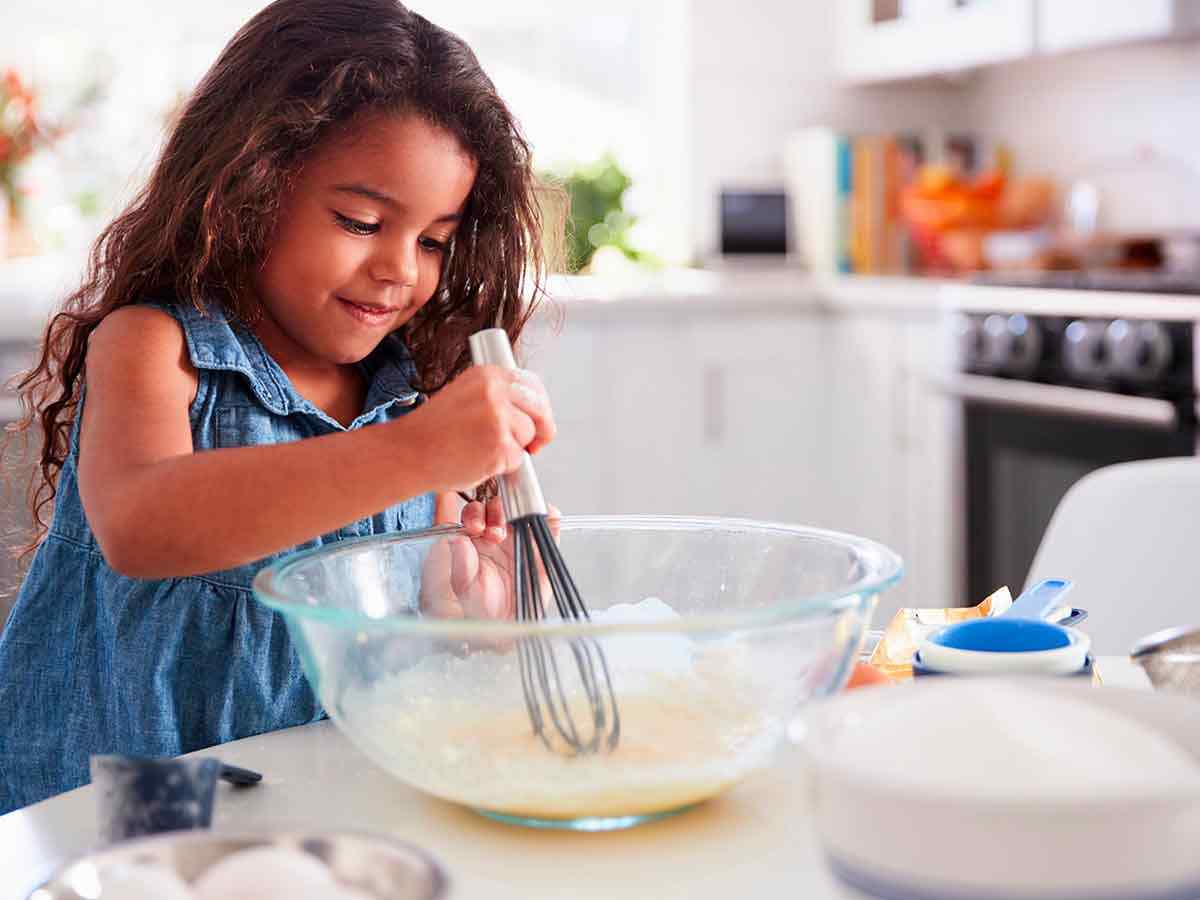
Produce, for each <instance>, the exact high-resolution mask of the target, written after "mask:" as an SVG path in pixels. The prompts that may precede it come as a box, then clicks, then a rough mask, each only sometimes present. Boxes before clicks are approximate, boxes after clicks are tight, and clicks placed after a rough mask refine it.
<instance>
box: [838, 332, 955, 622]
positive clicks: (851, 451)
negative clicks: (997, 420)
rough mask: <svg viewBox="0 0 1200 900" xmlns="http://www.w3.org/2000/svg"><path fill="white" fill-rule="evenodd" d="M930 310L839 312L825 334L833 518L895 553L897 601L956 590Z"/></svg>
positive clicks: (951, 487) (890, 607)
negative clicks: (899, 573) (900, 570)
mask: <svg viewBox="0 0 1200 900" xmlns="http://www.w3.org/2000/svg"><path fill="white" fill-rule="evenodd" d="M942 335H943V332H942V327H941V322H940V319H939V318H938V317H937V316H936V315H934V314H922V315H917V316H905V315H902V314H883V313H855V312H843V313H840V314H839V315H838V316H836V317H835V318H834V319H833V324H832V331H831V336H830V345H831V357H832V360H833V366H832V370H831V378H832V379H833V386H832V391H831V395H832V398H833V402H832V404H831V413H832V415H831V419H830V434H831V443H832V467H831V470H830V474H831V478H830V481H831V484H832V485H833V490H834V492H835V494H834V497H833V498H832V500H831V502H830V509H831V510H832V511H833V514H834V515H833V519H832V525H833V527H835V528H837V529H839V530H842V531H849V532H852V533H854V534H860V535H863V536H864V537H869V538H873V539H874V540H878V541H880V542H882V543H884V544H886V545H888V546H889V547H891V548H893V549H894V550H895V551H896V552H898V553H899V554H900V555H901V556H902V557H904V563H905V574H904V579H903V581H902V582H901V583H900V585H899V587H897V588H896V589H894V590H892V591H890V592H889V593H888V594H886V595H885V596H884V597H883V599H882V600H881V601H880V607H879V612H878V613H877V615H876V622H879V623H883V622H886V621H887V620H888V618H890V616H891V614H892V613H893V612H894V611H895V610H896V609H897V608H899V607H901V606H935V607H936V606H950V605H955V604H958V603H960V602H962V598H961V597H960V596H959V594H958V584H959V580H960V579H959V575H958V559H957V552H956V550H957V547H956V544H955V535H956V534H957V530H956V520H955V506H954V496H955V494H954V491H955V487H956V484H957V459H956V453H955V449H954V448H955V447H956V446H957V443H956V440H955V434H956V427H957V426H956V420H955V407H954V406H953V404H952V403H951V402H950V401H948V400H947V399H946V398H945V397H944V396H943V395H942V394H941V393H940V392H939V391H938V390H937V388H936V381H937V378H936V375H937V371H938V370H939V369H940V368H941V367H942V366H943V365H944V361H945V360H946V359H947V356H946V354H945V353H944V341H943V337H942Z"/></svg>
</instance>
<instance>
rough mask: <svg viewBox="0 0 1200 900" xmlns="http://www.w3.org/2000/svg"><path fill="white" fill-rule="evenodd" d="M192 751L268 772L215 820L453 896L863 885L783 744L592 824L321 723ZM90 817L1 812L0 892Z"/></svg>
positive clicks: (84, 844) (3, 896)
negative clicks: (659, 807) (669, 799)
mask: <svg viewBox="0 0 1200 900" xmlns="http://www.w3.org/2000/svg"><path fill="white" fill-rule="evenodd" d="M1097 670H1098V672H1099V673H1100V674H1101V676H1102V678H1103V681H1104V683H1105V684H1106V685H1116V686H1125V687H1129V686H1133V687H1142V688H1145V687H1147V686H1148V684H1149V683H1148V682H1147V681H1146V679H1145V676H1144V674H1142V671H1141V669H1140V668H1138V667H1137V666H1135V665H1134V664H1132V663H1130V662H1129V661H1128V660H1127V659H1124V658H1119V657H1101V658H1100V659H1099V660H1098V661H1097ZM195 755H196V756H215V757H218V758H219V759H221V760H222V761H223V762H227V763H231V764H233V765H238V766H243V767H246V768H250V769H255V770H257V771H259V772H262V773H263V775H264V779H263V781H262V783H261V784H259V785H257V786H254V787H251V788H242V789H234V788H231V787H230V786H229V785H226V784H221V785H220V788H219V793H218V797H217V802H216V812H215V814H214V822H213V826H214V828H219V829H226V830H238V829H253V828H258V827H271V826H277V827H284V828H287V827H291V828H297V827H299V828H312V829H339V828H342V829H353V830H360V831H361V830H367V831H381V832H387V833H389V834H391V835H392V836H394V837H396V838H399V839H402V840H407V841H409V842H411V843H414V844H417V845H419V846H421V847H422V848H424V849H425V850H428V851H429V852H431V853H432V854H433V855H434V856H435V857H437V859H438V860H439V861H440V862H441V864H442V865H443V866H444V868H445V869H446V872H447V874H448V875H449V878H450V892H449V895H448V896H449V898H451V900H463V898H480V900H483V898H486V900H532V898H540V897H557V896H570V897H572V898H577V900H593V898H594V900H613V898H618V897H654V898H656V900H658V898H671V897H680V898H687V900H705V898H713V900H717V898H720V900H728V898H730V897H761V898H770V897H794V898H805V900H825V898H843V900H853V898H861V897H862V895H860V894H858V893H856V892H853V891H850V890H848V889H846V888H843V887H841V886H840V885H839V884H837V883H836V882H835V881H834V879H833V876H832V875H831V874H830V873H829V872H828V870H827V869H826V867H825V862H824V859H823V857H822V853H821V848H820V845H819V843H818V840H817V835H816V831H815V827H814V823H813V818H812V811H811V807H810V802H809V790H808V774H807V769H806V766H805V762H804V759H803V755H802V752H801V750H800V749H799V748H798V747H796V746H792V745H787V746H785V747H784V748H783V749H782V750H781V751H780V753H779V754H778V756H777V758H776V760H775V762H774V764H773V765H772V766H771V767H769V768H768V769H766V770H764V771H762V772H760V773H758V774H756V775H754V776H752V777H750V778H749V779H747V780H746V781H744V782H743V783H741V784H740V785H738V786H737V787H735V788H733V789H732V790H730V791H729V792H728V793H726V794H724V795H723V796H721V797H718V798H716V799H714V800H711V801H709V802H707V803H705V804H702V805H701V806H699V807H697V808H695V809H693V810H691V811H689V812H686V813H684V814H682V815H679V816H676V817H673V818H670V819H666V820H663V821H661V822H656V823H653V824H649V825H642V826H638V827H635V828H632V829H629V830H626V831H616V832H608V833H601V834H580V833H573V832H548V831H537V830H533V829H526V828H520V827H516V826H511V825H502V824H499V823H497V822H492V821H490V820H488V819H485V818H483V817H481V816H479V815H477V814H475V813H473V812H470V811H468V810H466V809H462V808H460V807H456V806H452V805H450V804H448V803H443V802H441V801H438V800H434V799H432V798H429V797H426V796H425V795H423V794H421V793H419V792H417V791H416V790H415V789H413V788H410V787H408V786H406V785H405V784H403V783H401V782H400V781H398V780H396V779H395V778H393V777H391V776H390V775H387V774H386V773H384V772H383V771H382V770H380V769H378V768H376V767H375V766H374V765H373V764H372V763H370V762H369V761H368V760H367V759H366V758H365V757H364V756H362V755H361V754H360V753H359V752H358V750H356V749H355V748H354V747H353V746H352V745H351V744H350V743H349V741H348V740H347V739H346V738H345V737H343V736H342V734H341V733H340V732H339V731H337V729H336V727H335V726H334V725H333V723H332V722H328V721H326V722H320V723H317V724H315V725H305V726H302V727H299V728H291V729H287V730H284V731H276V732H272V733H269V734H264V735H259V736H257V737H252V738H246V739H245V740H241V741H234V742H232V743H229V744H224V745H222V746H219V747H214V748H210V749H208V750H202V751H200V752H198V753H197V754H195ZM95 816H96V813H95V800H94V798H93V796H92V791H91V788H90V787H83V788H79V789H77V790H74V791H70V792H68V793H66V794H62V795H60V796H58V797H53V798H51V799H49V800H45V801H43V802H41V803H37V804H35V805H33V806H30V807H27V808H26V809H23V810H18V811H16V812H13V813H9V814H8V815H5V816H0V873H3V874H2V875H0V878H2V879H3V884H0V900H24V898H25V896H26V894H27V893H28V892H29V891H30V890H32V889H33V888H34V887H36V886H37V885H38V884H39V883H41V881H42V880H43V879H44V878H45V877H46V876H48V875H49V874H50V872H51V871H52V870H53V869H55V868H56V867H57V866H58V865H60V864H61V863H63V862H65V861H66V860H68V859H71V858H73V857H75V856H77V855H79V854H81V853H83V852H84V851H86V850H87V849H89V847H90V846H91V845H93V844H94V843H95V840H96V818H95Z"/></svg>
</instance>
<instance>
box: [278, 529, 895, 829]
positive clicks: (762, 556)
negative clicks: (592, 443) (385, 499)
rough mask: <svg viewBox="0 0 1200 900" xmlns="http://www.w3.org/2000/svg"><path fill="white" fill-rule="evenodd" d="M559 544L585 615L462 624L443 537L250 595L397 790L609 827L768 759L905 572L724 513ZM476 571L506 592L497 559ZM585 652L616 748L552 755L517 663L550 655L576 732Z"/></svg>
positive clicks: (823, 538)
mask: <svg viewBox="0 0 1200 900" xmlns="http://www.w3.org/2000/svg"><path fill="white" fill-rule="evenodd" d="M559 544H560V548H561V554H562V556H563V558H564V560H565V561H566V564H567V567H568V568H569V570H570V572H571V574H572V576H573V577H574V579H575V582H576V583H577V585H578V587H579V591H580V593H581V595H582V597H583V599H584V602H585V603H586V605H587V607H588V609H589V610H590V611H591V615H592V621H585V622H580V621H563V620H561V619H558V618H557V617H556V616H553V617H552V618H550V619H547V620H546V621H543V622H538V623H527V622H515V621H512V620H497V619H478V618H455V616H461V615H462V610H464V609H465V610H471V609H476V608H479V596H478V588H479V584H480V581H479V580H475V581H474V582H472V580H471V578H470V577H469V574H468V573H470V572H472V571H473V569H472V563H471V560H472V559H474V553H473V549H472V546H473V545H472V544H471V542H470V541H469V540H468V539H467V538H466V537H465V536H463V534H462V533H461V531H460V530H459V529H457V528H453V527H451V528H441V529H434V530H432V531H426V532H421V533H414V534H407V535H395V536H381V537H373V538H365V539H361V540H351V541H344V542H341V543H338V544H336V545H333V546H330V547H325V548H321V549H319V550H316V551H311V552H306V553H301V554H298V555H296V556H294V557H292V558H290V559H286V560H284V561H281V562H280V563H278V564H277V565H275V566H271V567H269V568H267V569H264V570H263V571H262V572H261V573H260V574H259V576H258V577H257V579H256V580H255V582H254V589H255V592H256V594H257V596H258V598H259V599H260V600H261V601H262V602H264V603H266V604H267V605H268V606H270V607H272V608H273V609H276V610H278V611H279V612H281V613H282V614H283V615H284V618H285V619H286V621H287V623H288V627H289V629H290V632H291V634H292V637H293V639H294V642H295V644H296V646H297V648H298V650H299V653H300V657H301V659H302V661H303V664H304V668H305V671H306V672H307V674H308V677H309V679H310V681H311V682H312V684H313V685H314V687H315V689H316V690H317V692H318V694H319V696H320V698H321V702H322V703H323V705H324V707H325V709H326V710H327V711H328V713H329V715H330V716H331V717H332V718H333V720H334V721H335V722H336V723H337V725H338V727H339V728H340V729H341V730H342V731H343V732H344V733H345V734H346V735H347V736H348V737H349V738H350V740H351V741H353V742H354V743H355V744H356V745H357V746H358V747H359V748H361V749H362V750H363V752H364V753H366V755H367V756H369V757H370V758H371V759H373V760H374V761H375V762H376V763H378V764H379V765H380V766H382V767H383V768H385V769H386V770H387V771H389V772H391V773H392V774H393V775H395V776H396V777H397V778H400V779H401V780H403V781H405V782H407V783H409V784H411V785H413V786H415V787H416V788H418V789H420V790H423V791H425V792H426V793H429V794H432V795H434V796H437V797H441V798H443V799H445V800H449V801H451V802H454V803H459V804H463V805H465V806H468V807H471V808H473V809H476V810H478V811H480V812H482V813H484V814H486V815H489V816H491V817H493V818H497V819H500V820H502V821H506V822H513V823H518V824H523V825H531V826H538V827H555V828H572V829H580V830H606V829H612V828H621V827H626V826H629V825H634V824H637V823H639V822H645V821H648V820H652V819H655V818H660V817H662V816H665V815H670V814H672V813H675V812H679V811H680V810H682V809H685V808H687V807H689V806H691V805H693V804H696V803H699V802H700V801H702V800H705V799H707V798H709V797H712V796H714V795H716V794H718V793H720V792H721V791H723V790H725V789H726V788H728V787H729V786H730V785H732V784H734V783H736V782H737V781H739V780H740V779H741V778H743V777H744V776H745V775H747V774H748V773H750V772H752V771H754V770H756V769H758V768H759V767H761V766H762V765H764V764H765V763H766V761H767V760H768V759H769V758H770V756H771V755H772V753H773V751H774V750H775V749H776V747H777V745H778V744H779V742H780V739H781V738H782V737H783V735H784V733H785V729H786V725H787V722H788V720H789V719H790V718H792V717H793V716H794V714H795V713H796V711H797V710H798V709H799V708H800V707H801V706H802V705H803V704H804V703H805V702H806V701H807V700H809V699H810V698H812V697H819V696H823V695H826V694H829V693H831V692H833V691H836V690H838V689H839V688H841V686H842V685H843V684H844V683H845V681H846V679H847V678H848V676H849V672H850V669H851V667H852V664H853V662H854V659H855V654H856V652H857V651H858V648H859V645H860V642H861V639H862V635H863V630H864V629H865V628H866V626H867V624H868V622H869V620H870V617H871V613H872V611H873V609H874V604H875V597H876V595H877V594H878V593H879V592H880V591H882V590H884V589H886V588H887V587H889V586H890V585H892V584H893V583H894V582H895V581H897V580H898V579H899V577H900V570H901V563H900V559H899V558H898V557H897V556H896V555H895V554H894V553H892V552H891V551H890V550H888V549H887V548H885V547H883V546H881V545H879V544H876V543H873V542H871V541H867V540H864V539H861V538H856V537H852V536H849V535H843V534H836V533H832V532H826V531H819V530H816V529H811V528H802V527H797V526H790V525H778V524H769V523H760V522H751V521H743V520H734V519H692V518H669V517H652V516H645V517H624V518H616V517H613V518H608V517H598V518H566V519H563V520H562V523H561V532H560V536H559ZM482 565H483V570H482V577H483V579H484V580H485V581H486V580H487V579H488V578H492V579H494V581H493V584H494V585H499V586H501V590H503V585H505V584H507V582H508V576H507V573H506V570H505V566H506V565H507V559H506V558H505V557H504V555H503V554H500V553H498V554H496V556H495V558H493V559H491V560H483V562H482ZM473 592H474V594H473ZM585 646H586V647H592V648H599V649H600V650H602V652H603V655H604V657H605V660H606V663H607V669H608V673H609V675H610V677H611V682H612V686H613V694H614V696H615V698H616V703H617V709H618V712H619V718H620V737H619V742H618V744H617V746H616V747H615V749H613V750H612V751H611V752H596V753H589V754H585V755H568V754H564V753H560V752H554V751H553V750H551V749H548V748H547V747H546V746H544V745H543V744H542V743H541V742H540V741H539V740H538V738H537V737H536V736H535V734H534V731H533V728H532V726H531V724H530V714H529V711H528V708H527V705H526V700H525V696H524V693H523V690H522V670H521V661H520V660H521V655H522V654H523V653H526V652H529V651H530V649H531V648H532V649H537V650H538V651H539V652H541V653H543V654H546V655H547V656H548V658H552V659H553V661H554V663H555V665H557V668H558V671H559V673H560V676H561V683H562V684H563V685H564V695H565V697H566V699H567V702H568V705H569V706H570V708H571V710H572V712H573V713H574V718H575V719H576V720H577V721H582V722H584V723H586V722H587V721H588V718H587V713H588V712H589V710H588V707H587V704H586V703H585V702H583V700H582V698H583V697H584V694H583V691H582V690H580V689H579V684H578V678H577V676H576V674H575V673H576V668H575V664H574V662H573V659H574V653H575V652H576V651H577V650H578V649H579V648H580V647H585Z"/></svg>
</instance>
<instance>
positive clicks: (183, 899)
mask: <svg viewBox="0 0 1200 900" xmlns="http://www.w3.org/2000/svg"><path fill="white" fill-rule="evenodd" d="M100 885H101V888H102V896H103V897H104V900H193V898H192V892H191V891H190V890H188V886H187V885H186V884H185V883H184V881H183V879H182V878H180V877H179V876H178V875H176V874H175V873H174V872H172V871H171V870H170V869H168V868H166V867H164V866H157V865H153V864H145V865H124V864H120V865H111V866H105V867H104V868H103V869H102V870H101V871H100Z"/></svg>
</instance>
